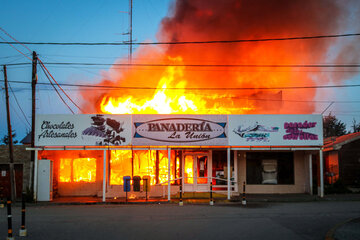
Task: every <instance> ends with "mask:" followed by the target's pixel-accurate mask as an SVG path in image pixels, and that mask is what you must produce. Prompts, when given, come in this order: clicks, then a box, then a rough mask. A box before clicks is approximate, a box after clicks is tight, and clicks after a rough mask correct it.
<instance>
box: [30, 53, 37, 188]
mask: <svg viewBox="0 0 360 240" xmlns="http://www.w3.org/2000/svg"><path fill="white" fill-rule="evenodd" d="M36 83H37V55H36V52H35V51H34V52H33V59H32V74H31V102H32V108H31V109H32V110H31V147H32V148H34V147H35V108H36V98H35V97H36V91H35V90H36ZM35 161H37V159H36V160H35V151H34V150H32V151H31V162H32V163H33V164H34V165H35ZM34 171H35V169H34ZM36 171H37V170H36ZM32 176H33V178H32V179H31V180H30V181H32V182H31V183H30V186H34V187H35V181H36V180H35V173H34V174H33V175H32Z"/></svg>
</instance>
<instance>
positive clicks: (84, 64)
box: [8, 62, 360, 68]
mask: <svg viewBox="0 0 360 240" xmlns="http://www.w3.org/2000/svg"><path fill="white" fill-rule="evenodd" d="M29 64H31V63H11V64H8V66H21V65H29ZM44 64H46V65H76V66H123V67H132V66H137V67H201V68H203V67H216V68H222V67H223V68H239V67H242V68H358V67H360V64H357V63H356V64H160V63H159V64H153V63H80V62H79V63H76V62H44Z"/></svg>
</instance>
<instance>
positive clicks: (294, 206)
mask: <svg viewBox="0 0 360 240" xmlns="http://www.w3.org/2000/svg"><path fill="white" fill-rule="evenodd" d="M20 211H21V209H20V208H19V207H15V208H13V226H14V237H15V238H16V239H20V237H19V236H18V232H19V228H20ZM356 217H360V202H304V203H264V204H263V203H249V204H248V205H247V207H242V206H241V205H237V204H228V205H221V206H219V205H215V206H208V205H184V206H183V207H179V206H178V205H175V204H152V205H139V204H136V205H135V204H132V205H51V206H36V205H35V206H30V207H28V208H27V219H26V220H27V225H26V228H27V231H28V237H26V238H21V239H29V240H30V239H36V240H42V239H46V240H48V239H87V240H90V239H101V240H103V239H172V240H174V239H181V240H185V239H191V240H193V239H207V240H210V239H216V240H223V239H267V240H268V239H276V240H278V239H292V240H297V239H324V238H325V235H326V233H327V232H328V231H329V230H330V229H331V228H332V227H334V226H335V225H336V224H338V223H341V222H344V221H346V220H348V219H351V218H356ZM6 237H7V214H6V209H5V208H4V209H0V239H6Z"/></svg>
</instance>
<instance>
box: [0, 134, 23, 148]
mask: <svg viewBox="0 0 360 240" xmlns="http://www.w3.org/2000/svg"><path fill="white" fill-rule="evenodd" d="M11 135H12V139H13V143H14V144H17V143H18V142H19V141H18V140H15V137H16V132H15V130H13V131H12V134H11ZM1 144H5V145H9V135H5V136H4V137H3V138H1Z"/></svg>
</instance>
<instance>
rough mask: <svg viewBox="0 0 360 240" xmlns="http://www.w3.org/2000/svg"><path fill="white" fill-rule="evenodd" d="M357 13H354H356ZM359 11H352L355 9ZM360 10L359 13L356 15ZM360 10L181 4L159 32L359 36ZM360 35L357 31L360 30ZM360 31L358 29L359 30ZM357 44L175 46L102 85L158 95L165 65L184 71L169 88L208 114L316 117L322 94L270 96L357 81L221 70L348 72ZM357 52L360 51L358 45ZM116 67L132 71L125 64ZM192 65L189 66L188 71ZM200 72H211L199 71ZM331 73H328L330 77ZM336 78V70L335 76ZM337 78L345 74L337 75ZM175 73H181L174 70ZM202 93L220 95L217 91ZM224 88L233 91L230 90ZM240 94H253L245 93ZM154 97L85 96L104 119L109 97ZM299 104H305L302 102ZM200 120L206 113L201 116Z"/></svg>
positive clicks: (205, 0) (321, 5) (178, 38)
mask: <svg viewBox="0 0 360 240" xmlns="http://www.w3.org/2000/svg"><path fill="white" fill-rule="evenodd" d="M354 5H356V7H355V8H354V7H353V6H354ZM350 6H352V7H350ZM354 9H355V10H354ZM358 9H359V3H358V2H355V1H334V0H316V1H313V0H291V1H289V0H224V1H219V0H177V1H175V2H173V4H172V6H171V7H170V9H169V14H168V16H167V17H165V18H164V19H163V20H162V22H161V25H160V28H159V31H158V33H157V38H158V40H159V41H162V42H170V41H171V42H184V41H185V42H186V41H212V40H236V39H265V38H287V37H299V36H317V35H333V34H340V33H345V32H354V31H356V30H359V29H354V28H353V27H354V26H351V25H349V24H350V23H351V21H353V22H356V21H354V18H357V16H359V15H358V14H356V13H355V11H358ZM356 27H357V26H356ZM357 28H358V27H357ZM355 41H358V38H356V37H350V38H346V39H345V38H324V39H311V40H305V39H301V40H286V41H266V42H247V43H226V44H221V43H218V44H171V45H158V46H145V47H140V48H138V49H137V51H136V53H135V54H134V60H133V63H135V64H136V63H148V64H153V65H152V66H132V67H128V68H120V69H118V68H117V67H115V66H114V67H113V68H112V69H111V70H110V71H108V72H107V73H106V74H104V79H103V81H102V82H101V83H100V85H109V86H123V87H128V86H138V87H143V86H147V87H156V86H158V85H159V82H160V81H161V79H162V78H163V77H164V75H166V73H164V72H166V71H167V69H166V68H165V67H161V66H157V65H159V64H179V65H184V67H182V68H181V70H183V71H181V72H175V73H174V74H173V75H171V76H172V77H171V79H170V80H168V81H171V83H170V82H168V84H167V86H168V87H169V86H171V87H184V88H199V89H198V90H195V89H191V90H184V91H183V92H180V93H175V94H184V95H186V94H195V95H196V96H197V98H199V99H203V100H204V101H205V102H206V103H205V105H206V107H207V109H214V108H220V107H224V108H225V109H227V112H228V113H233V114H236V113H288V114H290V113H299V114H300V113H313V112H314V111H315V109H316V105H315V104H314V102H311V100H313V99H314V97H315V96H316V94H317V92H316V91H317V90H316V89H271V90H266V89H263V88H276V87H291V86H313V85H325V84H329V83H339V82H340V81H344V80H346V79H348V78H349V77H351V75H350V73H346V72H342V73H338V72H331V71H330V72H322V71H323V70H324V69H321V68H320V69H319V68H303V67H302V68H300V67H281V68H279V67H264V66H259V67H254V66H252V67H224V66H220V65H284V64H289V65H304V64H347V63H354V62H357V61H358V60H359V54H358V53H359V49H358V47H357V46H356V45H355V44H354V43H355ZM357 45H358V44H357ZM117 63H127V59H120V60H119V61H118V62H117ZM189 65H190V66H189ZM194 65H208V66H206V67H198V66H194ZM326 70H329V69H326ZM330 70H334V69H330ZM336 70H338V69H336ZM175 71H176V70H175ZM202 88H219V90H217V91H213V90H201V89H202ZM223 88H232V89H231V90H229V89H227V90H225V89H223ZM235 88H254V89H248V90H239V89H235ZM154 92H155V90H134V89H121V90H106V91H104V90H103V91H96V92H94V93H93V94H89V92H88V91H86V92H84V93H83V94H82V95H83V98H84V100H85V101H84V102H85V103H84V105H85V106H84V107H85V109H86V110H87V111H88V112H91V113H95V112H100V109H99V104H100V103H101V102H102V101H103V98H104V97H106V96H113V97H119V98H123V97H124V96H126V97H131V99H132V100H133V101H141V99H146V98H151V96H152V95H153V94H154ZM297 100H303V102H300V101H298V102H297ZM200 113H206V111H205V112H200Z"/></svg>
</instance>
